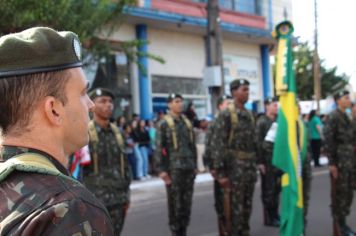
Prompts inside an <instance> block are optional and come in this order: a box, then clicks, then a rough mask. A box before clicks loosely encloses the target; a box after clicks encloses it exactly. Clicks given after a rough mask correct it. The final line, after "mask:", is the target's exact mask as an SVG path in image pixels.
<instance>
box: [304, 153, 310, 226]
mask: <svg viewBox="0 0 356 236" xmlns="http://www.w3.org/2000/svg"><path fill="white" fill-rule="evenodd" d="M310 161H311V157H310V155H309V153H308V154H307V156H306V159H305V160H304V162H303V166H302V180H303V203H304V207H303V213H304V226H306V225H307V215H308V208H309V200H310V189H311V180H312V176H313V175H312V168H311V166H310ZM304 228H305V227H304Z"/></svg>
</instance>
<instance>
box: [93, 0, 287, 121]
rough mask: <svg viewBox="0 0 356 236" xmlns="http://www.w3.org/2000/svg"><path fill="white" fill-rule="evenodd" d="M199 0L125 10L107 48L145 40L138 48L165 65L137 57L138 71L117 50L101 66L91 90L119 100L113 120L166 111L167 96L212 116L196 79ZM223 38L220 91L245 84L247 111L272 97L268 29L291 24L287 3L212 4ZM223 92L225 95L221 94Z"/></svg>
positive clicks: (202, 56) (202, 18)
mask: <svg viewBox="0 0 356 236" xmlns="http://www.w3.org/2000/svg"><path fill="white" fill-rule="evenodd" d="M204 2H205V1H204V0H200V1H199V0H194V1H193V0H192V1H189V0H141V1H139V2H138V5H137V7H133V8H128V9H127V10H126V17H125V20H124V23H123V24H122V25H121V27H120V28H119V30H118V31H116V32H114V33H113V34H112V35H111V36H110V39H109V40H110V42H112V43H113V45H115V44H117V45H119V44H120V42H123V41H128V40H135V39H141V40H148V41H149V44H147V45H145V46H142V47H140V48H139V49H138V50H139V51H140V52H143V53H146V52H148V53H150V54H153V55H158V56H160V57H162V58H163V59H164V60H165V61H166V63H165V64H161V63H159V62H157V61H155V60H150V59H147V58H144V57H143V58H139V61H140V64H141V65H142V66H143V68H144V70H142V69H141V70H140V69H139V68H138V66H137V64H136V63H128V62H127V60H126V58H125V56H123V55H122V53H120V51H119V50H118V51H116V52H115V47H113V48H114V49H113V51H114V54H115V55H116V56H115V57H113V58H112V59H115V60H106V61H103V62H102V63H101V66H100V67H99V70H98V72H97V75H96V80H95V81H94V87H97V86H106V87H109V88H111V89H113V90H114V91H115V92H116V93H117V94H118V95H119V98H118V99H117V101H116V103H117V105H118V107H119V109H118V111H116V116H117V115H119V114H121V113H124V114H126V115H130V113H132V112H134V113H138V114H140V115H141V118H143V119H149V118H151V117H152V116H153V113H154V112H157V111H160V110H165V108H166V97H167V95H168V93H172V92H174V93H180V94H182V95H183V96H184V98H185V100H186V101H193V102H194V104H195V107H196V109H197V112H198V115H199V116H200V117H202V116H204V115H206V114H209V113H211V106H210V95H209V91H208V88H207V87H206V86H205V84H204V81H203V76H204V69H205V67H206V64H207V63H206V61H207V59H206V42H205V41H206V40H205V35H206V26H207V20H206V14H207V12H206V4H205V3H204ZM219 3H220V19H221V24H220V25H221V30H222V35H223V60H224V71H225V82H226V83H225V85H226V86H228V83H229V82H230V81H231V80H232V79H235V78H246V79H248V80H249V81H250V84H251V85H250V101H249V104H248V106H249V107H250V108H251V109H254V110H256V111H257V110H260V109H261V108H262V104H263V100H264V98H265V97H268V96H272V95H273V83H272V81H273V80H272V75H271V69H270V61H269V50H270V48H271V45H273V43H274V39H272V37H271V31H272V30H273V29H274V26H275V25H276V24H278V23H279V22H281V21H282V20H284V16H285V13H287V14H288V18H291V12H292V10H291V8H292V6H291V0H274V1H272V0H219ZM228 92H229V91H228V90H227V93H228Z"/></svg>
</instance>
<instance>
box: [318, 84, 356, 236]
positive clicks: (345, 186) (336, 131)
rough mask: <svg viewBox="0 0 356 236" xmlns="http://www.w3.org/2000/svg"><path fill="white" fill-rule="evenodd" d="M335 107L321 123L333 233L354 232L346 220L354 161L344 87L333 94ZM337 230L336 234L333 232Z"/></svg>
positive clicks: (352, 233) (352, 137)
mask: <svg viewBox="0 0 356 236" xmlns="http://www.w3.org/2000/svg"><path fill="white" fill-rule="evenodd" d="M334 99H335V102H336V103H337V109H336V110H335V111H333V112H332V113H331V114H330V116H329V119H328V120H327V122H326V124H325V127H324V136H325V151H326V155H327V157H328V159H329V170H330V176H331V183H332V186H331V191H332V193H331V196H332V201H331V210H332V216H333V220H334V232H335V233H336V234H335V235H356V233H355V232H353V231H352V230H351V229H350V228H349V227H348V226H347V224H346V217H347V216H348V215H349V214H350V207H351V204H352V199H353V190H352V176H353V174H352V171H353V164H354V158H355V155H354V146H353V144H354V143H353V142H354V141H353V140H354V139H355V137H354V136H353V129H352V125H351V119H350V117H349V116H348V115H347V113H346V109H347V108H350V106H351V102H350V96H349V92H348V91H341V92H338V93H337V94H336V95H335V96H334ZM337 233H338V234H337Z"/></svg>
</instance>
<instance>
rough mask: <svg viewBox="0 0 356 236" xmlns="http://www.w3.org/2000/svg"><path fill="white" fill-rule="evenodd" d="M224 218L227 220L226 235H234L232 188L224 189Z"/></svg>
mask: <svg viewBox="0 0 356 236" xmlns="http://www.w3.org/2000/svg"><path fill="white" fill-rule="evenodd" d="M224 218H225V230H224V231H225V232H226V233H225V235H226V236H230V235H231V233H232V222H231V187H225V188H224Z"/></svg>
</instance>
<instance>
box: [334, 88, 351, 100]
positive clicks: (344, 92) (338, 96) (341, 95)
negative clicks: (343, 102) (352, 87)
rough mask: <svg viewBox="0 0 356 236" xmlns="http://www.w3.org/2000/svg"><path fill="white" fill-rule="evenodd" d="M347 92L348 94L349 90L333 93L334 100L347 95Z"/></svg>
mask: <svg viewBox="0 0 356 236" xmlns="http://www.w3.org/2000/svg"><path fill="white" fill-rule="evenodd" d="M348 94H350V92H349V91H347V90H343V91H339V92H337V93H336V94H335V95H334V100H335V101H337V100H339V98H341V97H343V96H345V95H348Z"/></svg>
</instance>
